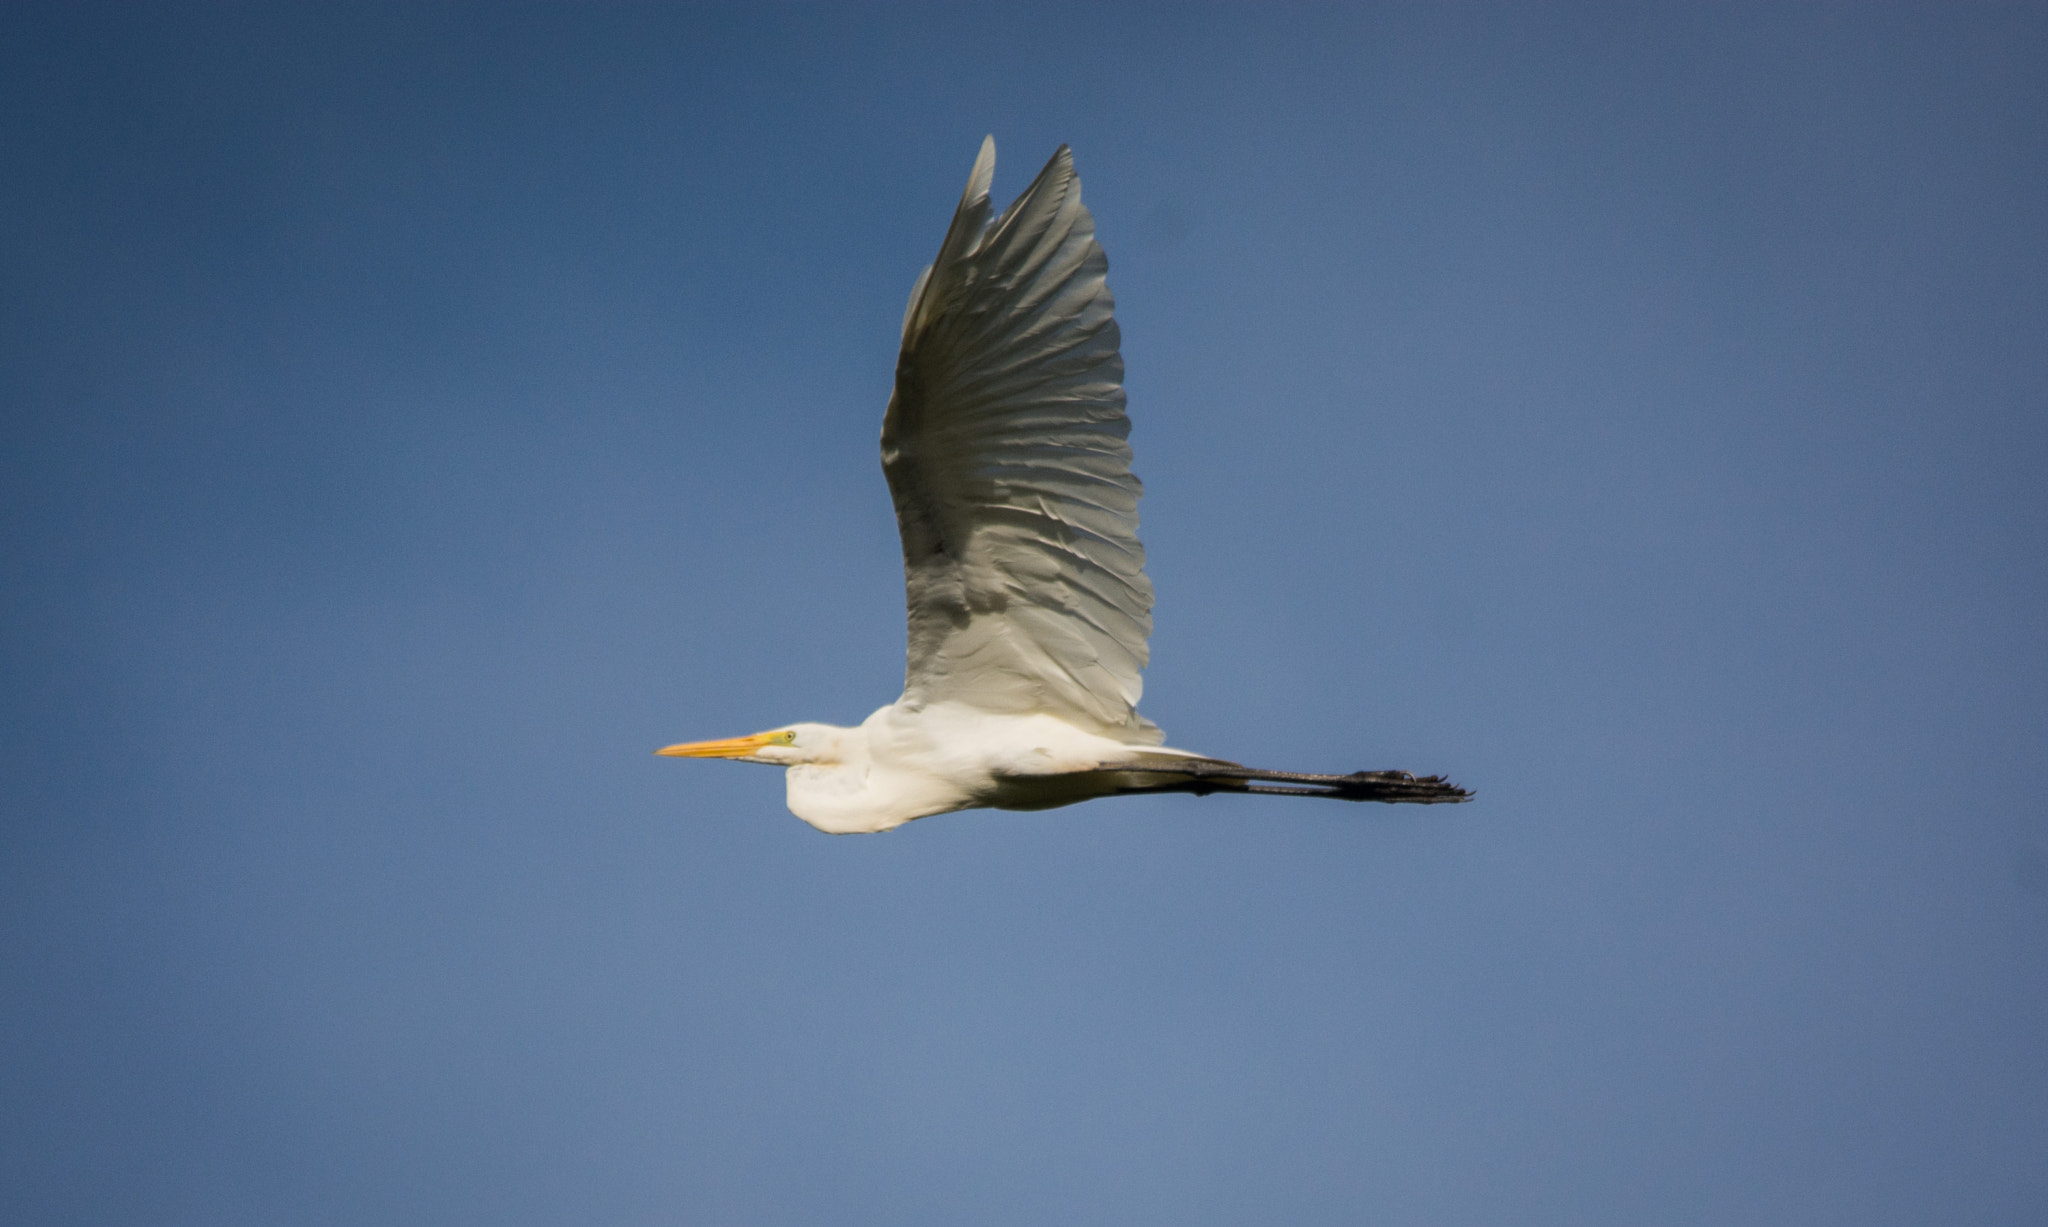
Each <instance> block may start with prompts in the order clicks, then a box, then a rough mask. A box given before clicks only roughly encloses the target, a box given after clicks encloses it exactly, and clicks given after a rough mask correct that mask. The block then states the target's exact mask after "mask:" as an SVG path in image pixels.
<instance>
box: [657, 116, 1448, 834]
mask: <svg viewBox="0 0 2048 1227" xmlns="http://www.w3.org/2000/svg"><path fill="white" fill-rule="evenodd" d="M995 163H996V146H995V139H994V138H993V137H990V138H988V139H986V140H984V141H983V142H982V144H981V154H980V156H978V157H977V158H975V160H974V172H973V173H972V174H970V175H969V176H968V177H967V190H966V191H965V192H964V193H962V195H961V197H960V208H959V210H958V211H957V212H956V213H954V215H953V224H952V225H951V226H950V227H948V228H947V230H946V241H945V242H944V243H943V244H941V245H940V247H939V255H938V259H936V260H934V261H933V262H932V265H931V267H929V268H927V269H925V271H924V272H923V274H922V275H920V276H919V277H918V279H917V284H916V286H915V287H913V288H912V289H911V291H910V306H909V308H908V309H907V310H906V311H905V312H904V314H903V348H902V350H901V351H900V352H899V354H898V355H897V358H896V388H895V391H894V393H893V394H892V395H891V396H890V398H889V408H888V411H887V413H886V414H885V415H884V416H883V418H882V472H883V474H884V475H885V476H886V477H887V478H888V480H889V493H890V495H891V496H892V497H893V498H894V500H895V503H896V523H897V526H898V528H899V529H900V530H901V531H902V534H903V577H904V587H905V589H906V592H907V596H908V599H909V606H910V656H909V667H908V668H907V669H906V670H905V673H904V680H903V697H902V698H900V699H898V700H896V701H895V702H894V703H891V704H890V705H889V706H887V707H884V708H882V709H881V710H880V711H877V712H876V713H875V714H874V715H872V716H869V717H868V718H867V719H866V720H865V721H863V722H862V723H861V725H860V727H858V728H838V727H835V726H832V725H828V724H792V725H788V726H785V727H783V728H778V729H771V730H769V731H768V732H765V733H755V734H753V735H752V736H749V737H734V738H729V739H726V740H721V741H696V742H689V743H686V744H683V745H675V746H669V747H667V748H665V749H662V750H659V751H656V753H659V754H666V755H672V756H675V757H679V758H729V759H737V760H739V761H741V762H749V763H766V764H770V765H772V766H777V767H787V768H788V769H789V770H788V773H787V783H788V791H789V808H790V810H791V811H792V812H793V813H795V814H796V816H797V817H799V818H801V819H803V820H804V821H805V822H808V823H810V824H811V825H812V826H814V827H816V828H818V829H819V830H821V831H828V832H831V833H833V834H849V833H853V832H859V831H886V830H889V829H890V828H892V827H897V826H901V825H902V824H904V823H906V822H909V821H910V820H911V819H913V818H923V817H926V816H928V815H931V814H943V813H947V812H949V811H952V810H961V809H973V808H976V807H981V806H988V807H993V808H996V809H1015V810H1035V809H1050V808H1052V807H1054V806H1058V805H1069V804H1072V803H1073V802H1076V801H1086V800H1089V799H1091V798H1094V797H1111V796H1129V795H1132V794H1135V793H1162V792H1187V793H1196V794H1208V793H1218V792H1233V793H1264V794H1272V795H1279V796H1290V797H1333V798H1336V799H1339V800H1344V801H1407V802H1416V803H1421V804H1433V803H1437V802H1444V801H1463V800H1466V799H1467V798H1468V797H1470V795H1471V794H1470V793H1468V792H1466V791H1465V790H1464V789H1462V788H1459V787H1457V786H1456V785H1453V784H1450V783H1448V782H1446V781H1445V780H1444V779H1443V778H1442V777H1440V776H1424V777H1422V778H1419V779H1418V778H1416V777H1415V776H1412V775H1409V774H1408V773H1407V772H1404V771H1360V772H1354V773H1352V774H1350V775H1307V774H1302V773H1297V772H1286V771H1259V770H1254V769H1252V768H1248V767H1244V766H1240V765H1239V764H1237V763H1233V762H1227V761H1225V760H1223V759H1218V758H1211V757H1209V756H1207V755H1204V754H1195V753H1192V752H1190V751H1187V750H1175V749H1172V748H1170V747H1167V746H1164V745H1161V744H1160V743H1161V742H1162V741H1164V740H1165V734H1163V733H1162V732H1160V730H1159V726H1158V725H1155V724H1153V723H1152V722H1151V721H1150V720H1147V719H1145V718H1144V717H1143V716H1141V715H1139V714H1138V696H1139V694H1140V692H1141V691H1142V690H1143V689H1144V684H1143V681H1142V678H1141V676H1140V671H1141V670H1143V669H1144V667H1145V661H1146V656H1147V653H1146V646H1145V641H1146V639H1147V637H1149V636H1150V635H1151V633H1152V583H1151V581H1150V580H1148V579H1146V578H1145V550H1144V547H1143V546H1141V545H1139V544H1138V494H1139V489H1140V488H1139V485H1138V479H1137V478H1136V477H1134V476H1132V474H1131V448H1130V444H1129V443H1127V442H1126V441H1125V440H1126V438H1127V437H1128V436H1129V434H1130V430H1131V423H1130V419H1129V418H1127V417H1125V416H1124V389H1123V372H1124V367H1123V359H1122V358H1121V357H1119V356H1118V353H1117V341H1118V333H1117V326H1116V320H1115V319H1114V318H1113V316H1112V310H1113V307H1114V305H1115V304H1114V300H1113V299H1112V298H1111V297H1110V293H1109V287H1108V285H1107V284H1106V283H1105V280H1104V279H1105V275H1106V274H1107V272H1108V271H1109V261H1108V259H1107V257H1105V256H1104V255H1103V253H1102V247H1101V245H1100V244H1098V243H1097V242H1096V241H1095V221H1094V218H1092V217H1091V216H1089V213H1088V210H1087V208H1086V207H1084V206H1083V205H1082V204H1081V181H1080V179H1079V178H1078V177H1076V175H1075V174H1074V159H1073V155H1072V154H1071V153H1070V152H1068V150H1067V147H1066V146H1064V145H1062V146H1060V148H1059V150H1058V151H1057V152H1056V153H1054V154H1053V155H1052V161H1050V162H1048V163H1046V166H1045V169H1044V170H1042V171H1040V172H1039V175H1038V178H1037V179H1036V180H1035V181H1034V182H1033V183H1032V184H1031V186H1030V187H1029V188H1027V189H1026V190H1025V192H1024V194H1023V195H1021V196H1019V197H1018V198H1017V200H1016V203H1014V204H1012V205H1011V206H1010V207H1009V208H1008V209H1007V210H1005V211H1004V213H1003V214H1002V216H1000V217H998V218H996V219H995V221H994V222H993V223H991V222H990V221H989V199H988V191H989V183H990V180H991V179H992V178H993V176H994V172H995Z"/></svg>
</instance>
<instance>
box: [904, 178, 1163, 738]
mask: <svg viewBox="0 0 2048 1227" xmlns="http://www.w3.org/2000/svg"><path fill="white" fill-rule="evenodd" d="M994 170H995V141H994V140H993V138H991V139H989V140H986V141H983V142H982V146H981V156H980V157H978V158H976V159H975V162H974V173H973V174H972V175H970V176H969V177H968V180H967V191H966V192H965V193H964V194H963V195H962V196H961V198H960V208H959V211H958V212H957V213H955V214H954V216H953V224H952V226H951V227H950V228H949V229H948V230H947V231H946V241H945V243H944V244H943V245H942V246H941V247H940V249H939V257H938V259H937V261H935V262H934V263H933V265H932V267H931V268H928V269H926V270H925V272H924V275H923V276H922V277H920V278H919V279H918V283H917V286H916V288H915V289H913V290H912V291H911V295H910V307H909V310H908V311H907V312H906V313H905V314H904V317H903V349H902V352H901V354H900V355H899V356H898V358H897V360H896V389H895V392H894V394H893V395H892V396H891V397H890V398H889V411H888V414H887V416H886V417H884V419H883V421H882V471H883V473H885V474H886V475H887V476H888V479H889V493H890V494H891V495H892V496H893V497H894V498H895V501H896V522H897V525H898V526H899V527H900V528H901V530H902V533H903V572H904V586H905V589H906V594H907V597H908V601H909V606H910V660H909V668H908V670H907V671H906V674H905V677H904V685H903V692H904V698H905V700H906V701H907V702H909V703H911V704H914V705H915V704H923V703H934V702H941V701H951V702H960V703H968V704H972V705H974V706H976V707H980V708H983V709H986V710H989V711H998V712H1026V711H1046V712H1051V713H1053V714H1055V715H1058V716H1061V717H1063V718H1065V719H1067V720H1069V721H1071V722H1073V723H1075V724H1077V725H1080V726H1081V727H1083V728H1087V729H1089V730H1091V731H1095V732H1100V733H1102V734H1104V735H1106V736H1110V737H1115V738H1118V739H1119V740H1123V741H1128V742H1133V743H1140V744H1156V743H1158V742H1159V741H1160V740H1162V735H1161V734H1160V732H1159V730H1158V728H1156V727H1155V726H1154V725H1153V724H1152V723H1151V722H1150V721H1147V720H1145V719H1144V718H1143V717H1141V716H1139V715H1138V713H1137V710H1136V709H1137V703H1138V696H1139V694H1140V693H1141V692H1142V690H1143V688H1144V686H1143V680H1142V677H1141V671H1142V670H1143V669H1144V667H1145V659H1146V648H1145V640H1146V638H1147V637H1148V636H1150V635H1151V633H1152V584H1151V581H1150V580H1148V579H1146V578H1145V550H1144V547H1143V546H1141V545H1139V544H1138V495H1139V493H1140V487H1139V484H1138V479H1137V478H1136V477H1134V476H1132V475H1131V448H1130V444H1129V443H1127V442H1126V441H1125V440H1126V438H1127V437H1128V436H1129V434H1130V430H1131V423H1130V419H1129V418H1127V417H1125V416H1124V389H1123V373H1124V366H1123V359H1122V358H1120V357H1119V356H1118V355H1117V340H1118V335H1117V327H1116V320H1115V319H1114V318H1112V309H1113V307H1114V305H1115V304H1114V300H1113V299H1112V298H1111V297H1110V293H1109V287H1108V286H1107V285H1105V284H1104V276H1105V274H1106V273H1107V272H1108V270H1109V261H1108V259H1107V258H1106V257H1105V256H1104V255H1103V254H1102V248H1101V246H1100V245H1099V244H1097V243H1096V242H1095V221H1094V219H1093V218H1091V217H1090V216H1089V215H1088V210H1087V209H1086V208H1085V207H1083V206H1082V204H1081V181H1080V179H1079V178H1077V177H1076V176H1075V174H1074V160H1073V155H1072V154H1070V153H1069V152H1068V150H1067V147H1066V146H1064V145H1062V146H1060V148H1059V151H1058V152H1057V153H1055V154H1053V156H1052V161H1050V162H1048V163H1046V167H1045V169H1044V170H1043V171H1041V172H1039V175H1038V178H1037V180H1036V181H1035V182H1033V183H1032V185H1031V186H1030V188H1029V189H1027V190H1026V191H1025V192H1024V194H1023V195H1022V196H1019V197H1018V198H1017V201H1016V203H1014V204H1012V205H1011V206H1010V207H1009V209H1008V210H1007V211H1005V212H1004V213H1003V215H1002V216H1001V217H999V218H997V219H996V220H995V222H994V223H993V224H990V223H989V221H988V216H989V199H988V189H989V181H990V178H991V176H992V174H993V172H994Z"/></svg>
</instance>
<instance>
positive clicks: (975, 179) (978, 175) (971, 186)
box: [960, 133, 996, 205]
mask: <svg viewBox="0 0 2048 1227" xmlns="http://www.w3.org/2000/svg"><path fill="white" fill-rule="evenodd" d="M995 179H996V138H995V134H994V133H990V134H989V135H987V136H984V137H982V138H981V150H980V152H978V153H976V154H975V155H974V169H973V170H971V171H969V172H967V190H966V191H964V192H962V193H960V203H961V204H963V205H965V204H967V203H969V202H970V201H974V200H986V199H988V190H989V187H990V186H991V185H992V184H994V183H995Z"/></svg>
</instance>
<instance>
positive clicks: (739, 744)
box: [655, 732, 788, 758]
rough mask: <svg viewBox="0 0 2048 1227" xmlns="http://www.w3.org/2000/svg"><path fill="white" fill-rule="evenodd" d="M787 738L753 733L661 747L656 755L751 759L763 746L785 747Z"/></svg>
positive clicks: (777, 733) (780, 735)
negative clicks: (749, 735)
mask: <svg viewBox="0 0 2048 1227" xmlns="http://www.w3.org/2000/svg"><path fill="white" fill-rule="evenodd" d="M787 743H788V737H787V736H786V735H785V734H783V733H779V732H776V733H755V734H754V735H753V736H751V737H728V738H726V739H725V740H723V741H686V742H684V743H682V744H681V745H676V746H663V747H662V748H661V749H659V750H656V751H655V753H656V754H666V755H668V756H669V757H670V758H752V757H753V756H754V752H755V751H757V750H759V749H760V748H761V747H763V746H774V745H786V744H787Z"/></svg>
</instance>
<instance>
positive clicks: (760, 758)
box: [655, 724, 854, 767]
mask: <svg viewBox="0 0 2048 1227" xmlns="http://www.w3.org/2000/svg"><path fill="white" fill-rule="evenodd" d="M853 731H854V730H852V729H842V728H835V727H834V726H832V725H829V724H791V725H786V726H784V727H782V728H779V729H770V730H768V731H767V732H765V733H754V734H752V735H750V736H747V737H728V738H726V739H724V740H722V741H686V742H684V743H683V744H681V745H675V746H664V747H663V748H661V749H659V750H656V751H655V753H656V754H666V755H668V756H669V757H671V758H730V759H733V760H735V761H738V762H742V763H766V764H767V765H769V766H772V767H797V766H802V765H804V764H806V763H819V764H831V763H836V762H838V761H840V759H841V757H842V755H843V753H844V751H845V738H846V734H848V733H850V732H853Z"/></svg>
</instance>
